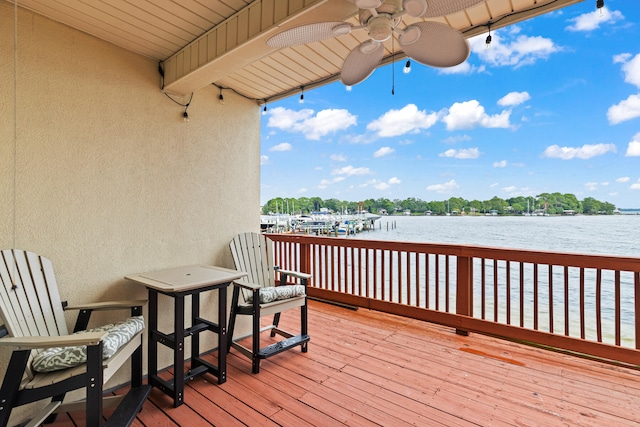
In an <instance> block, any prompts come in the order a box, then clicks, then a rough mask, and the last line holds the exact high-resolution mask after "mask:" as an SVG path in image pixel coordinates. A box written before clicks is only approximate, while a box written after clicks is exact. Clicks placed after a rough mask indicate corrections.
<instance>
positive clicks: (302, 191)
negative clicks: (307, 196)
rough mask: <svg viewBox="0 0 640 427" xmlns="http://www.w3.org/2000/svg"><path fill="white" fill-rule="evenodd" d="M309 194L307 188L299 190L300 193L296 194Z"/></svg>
mask: <svg viewBox="0 0 640 427" xmlns="http://www.w3.org/2000/svg"><path fill="white" fill-rule="evenodd" d="M306 192H307V189H306V188H305V187H302V188H299V189H298V191H296V193H298V194H304V193H306Z"/></svg>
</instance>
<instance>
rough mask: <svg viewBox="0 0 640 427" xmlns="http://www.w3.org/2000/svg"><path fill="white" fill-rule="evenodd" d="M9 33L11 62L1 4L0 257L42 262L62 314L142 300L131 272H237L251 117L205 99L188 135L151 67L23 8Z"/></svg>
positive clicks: (201, 96) (254, 192)
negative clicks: (63, 304)
mask: <svg viewBox="0 0 640 427" xmlns="http://www.w3.org/2000/svg"><path fill="white" fill-rule="evenodd" d="M17 35H18V37H17V40H18V42H17V63H14V9H13V5H11V4H9V3H6V2H0V58H1V60H0V91H1V92H0V115H1V117H2V120H1V122H0V200H1V201H2V202H1V203H0V247H1V248H3V249H4V248H11V247H14V243H15V247H17V248H20V249H26V250H30V251H34V252H37V253H39V254H41V255H44V256H46V257H48V258H50V259H51V260H52V262H53V266H54V269H55V271H56V277H57V280H58V283H59V288H60V292H61V294H62V298H63V299H67V300H69V302H70V303H76V302H83V301H97V300H103V299H122V298H141V297H146V291H145V290H144V288H139V287H137V286H136V285H134V284H132V283H130V282H128V281H125V280H124V279H123V277H124V276H125V275H127V274H133V273H138V272H143V271H149V270H155V269H161V268H166V267H171V266H178V265H185V264H196V263H206V264H217V265H221V266H225V267H233V262H232V260H231V255H230V252H229V249H228V243H229V241H230V240H231V238H232V237H233V236H234V235H235V234H236V233H238V232H242V231H250V230H258V227H259V222H258V220H259V217H258V213H259V191H260V185H259V169H260V165H259V143H260V142H259V126H260V120H259V114H260V109H259V107H258V106H257V105H256V104H255V103H254V102H252V101H249V100H246V99H244V98H242V97H240V96H237V95H235V94H233V93H232V92H229V91H225V92H224V97H225V101H226V102H225V104H224V105H220V104H219V102H218V89H216V88H215V87H213V86H210V87H205V88H203V89H201V90H199V91H198V92H196V93H194V95H193V100H192V102H191V105H190V107H189V109H188V112H189V116H190V118H191V120H190V122H189V123H185V122H184V121H183V120H182V112H183V108H182V107H181V106H179V105H176V104H175V103H173V102H172V101H171V100H169V99H168V98H167V97H166V96H165V95H164V94H163V93H162V92H161V90H160V76H159V74H158V71H157V69H158V64H157V63H156V62H155V61H153V60H150V59H148V58H144V57H142V56H139V55H136V54H133V53H131V52H129V51H126V50H124V49H122V48H119V47H117V46H114V45H111V44H108V43H105V42H103V41H101V40H99V39H96V38H94V37H92V36H89V35H87V34H84V33H81V32H79V31H77V30H74V29H72V28H69V27H66V26H64V25H61V24H59V23H57V22H54V21H51V20H49V19H46V18H43V17H41V16H38V15H34V14H32V13H31V12H28V11H25V10H19V13H18V30H17ZM14 87H15V91H14ZM181 101H184V99H181ZM14 160H15V168H14ZM14 171H15V174H14ZM14 177H15V198H14ZM14 213H15V221H14ZM215 299H216V297H215V296H211V297H209V298H204V299H203V301H204V302H203V305H204V306H206V304H207V303H208V302H212V301H215ZM161 303H162V304H161V309H162V310H170V309H171V304H169V301H164V300H163V301H161ZM212 306H213V304H212ZM145 312H146V310H145ZM165 312H166V311H165ZM213 314H214V313H213V311H212V315H213ZM166 317H170V316H166ZM169 325H170V324H169ZM205 342H206V343H211V340H208V341H207V340H205ZM165 353H166V354H165V355H164V358H163V361H164V364H168V363H169V362H170V360H171V359H170V357H169V354H168V352H165ZM145 355H146V349H145ZM1 357H2V358H1V359H0V361H1V362H2V368H1V370H2V371H1V372H2V374H4V369H5V366H6V363H7V360H8V359H7V353H2V354H1ZM119 380H120V381H126V380H127V378H126V377H124V378H123V377H122V376H120V377H119Z"/></svg>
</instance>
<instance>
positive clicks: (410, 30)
mask: <svg viewBox="0 0 640 427" xmlns="http://www.w3.org/2000/svg"><path fill="white" fill-rule="evenodd" d="M421 35H422V30H421V29H420V27H418V26H417V25H409V26H408V27H407V28H405V29H404V30H403V31H402V32H401V33H400V34H399V35H398V41H399V42H400V44H401V45H404V46H407V45H410V44H414V43H415V42H417V41H418V40H420V36H421Z"/></svg>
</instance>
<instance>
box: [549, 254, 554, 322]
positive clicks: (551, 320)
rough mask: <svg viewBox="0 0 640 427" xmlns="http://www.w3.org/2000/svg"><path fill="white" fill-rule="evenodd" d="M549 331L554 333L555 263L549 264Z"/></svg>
mask: <svg viewBox="0 0 640 427" xmlns="http://www.w3.org/2000/svg"><path fill="white" fill-rule="evenodd" d="M549 332H551V333H553V265H551V264H549Z"/></svg>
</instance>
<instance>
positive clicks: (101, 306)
mask: <svg viewBox="0 0 640 427" xmlns="http://www.w3.org/2000/svg"><path fill="white" fill-rule="evenodd" d="M145 304H147V300H146V299H143V300H122V301H101V302H94V303H87V304H81V305H67V306H66V307H65V308H64V309H65V310H94V311H103V310H120V309H124V308H132V307H142V306H143V305H145Z"/></svg>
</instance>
